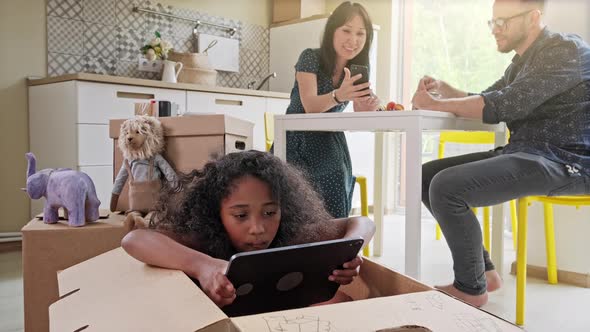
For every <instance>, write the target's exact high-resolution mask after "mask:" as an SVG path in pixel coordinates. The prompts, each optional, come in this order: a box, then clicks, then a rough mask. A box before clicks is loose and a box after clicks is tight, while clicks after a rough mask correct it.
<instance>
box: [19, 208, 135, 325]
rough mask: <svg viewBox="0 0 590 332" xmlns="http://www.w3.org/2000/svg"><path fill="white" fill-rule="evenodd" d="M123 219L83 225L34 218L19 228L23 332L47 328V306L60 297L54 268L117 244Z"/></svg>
mask: <svg viewBox="0 0 590 332" xmlns="http://www.w3.org/2000/svg"><path fill="white" fill-rule="evenodd" d="M104 213H105V211H101V215H103V214H104ZM123 220H124V216H121V215H116V214H110V215H108V218H106V219H99V220H98V221H96V222H92V223H88V224H86V226H83V227H70V226H68V224H67V220H60V221H59V223H57V224H52V225H50V224H45V223H44V222H43V221H42V220H39V219H37V218H35V219H33V220H31V221H30V222H29V223H28V224H26V225H25V226H24V227H23V228H22V230H21V231H22V235H23V248H22V255H23V286H24V287H23V288H24V302H25V303H24V306H25V330H26V331H35V332H37V331H49V309H48V308H49V305H50V304H51V303H53V302H55V301H57V300H58V299H59V295H58V289H57V271H61V270H65V269H67V268H69V267H71V266H73V265H76V264H78V263H80V262H83V261H85V260H87V259H89V258H91V257H94V256H96V255H98V254H102V253H104V252H106V251H109V250H111V249H113V248H117V247H120V246H121V239H122V238H123V236H125V234H126V233H127V230H126V229H125V228H124V227H123ZM98 274H100V271H99V272H98Z"/></svg>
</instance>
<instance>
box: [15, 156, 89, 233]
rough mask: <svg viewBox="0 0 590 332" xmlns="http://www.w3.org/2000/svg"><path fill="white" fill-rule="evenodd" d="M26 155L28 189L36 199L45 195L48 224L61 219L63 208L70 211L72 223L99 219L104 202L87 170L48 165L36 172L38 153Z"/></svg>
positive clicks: (45, 219) (46, 221) (81, 224)
mask: <svg viewBox="0 0 590 332" xmlns="http://www.w3.org/2000/svg"><path fill="white" fill-rule="evenodd" d="M25 156H26V157H27V160H28V169H27V188H26V191H27V193H28V194H29V197H31V198H32V199H39V198H41V197H45V200H46V201H45V207H44V208H43V221H44V222H45V223H47V224H54V223H56V222H57V221H58V220H59V216H58V210H59V208H60V207H63V208H65V209H66V210H67V212H68V223H69V224H70V226H77V227H78V226H84V223H85V222H86V221H95V220H98V217H99V213H98V207H99V205H100V201H99V200H98V197H96V190H95V189H94V183H93V182H92V179H91V178H90V177H89V176H88V175H87V174H86V173H82V172H78V171H74V170H71V169H69V168H57V169H51V168H46V169H43V170H40V171H39V172H36V171H35V168H36V164H37V161H36V159H35V155H34V154H32V153H31V152H29V153H27V154H26V155H25Z"/></svg>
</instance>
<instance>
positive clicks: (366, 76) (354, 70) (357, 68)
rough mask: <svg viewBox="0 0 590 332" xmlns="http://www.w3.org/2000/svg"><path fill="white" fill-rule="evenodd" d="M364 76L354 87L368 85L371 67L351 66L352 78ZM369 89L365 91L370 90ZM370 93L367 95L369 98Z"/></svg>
mask: <svg viewBox="0 0 590 332" xmlns="http://www.w3.org/2000/svg"><path fill="white" fill-rule="evenodd" d="M358 74H362V75H363V76H362V77H361V78H359V79H358V80H356V81H355V82H354V85H357V84H362V83H367V82H368V81H369V67H367V66H363V65H354V64H352V65H350V77H353V76H355V75H358ZM368 89H369V88H366V89H363V90H368ZM368 95H369V93H367V94H366V96H368ZM363 97H364V96H363Z"/></svg>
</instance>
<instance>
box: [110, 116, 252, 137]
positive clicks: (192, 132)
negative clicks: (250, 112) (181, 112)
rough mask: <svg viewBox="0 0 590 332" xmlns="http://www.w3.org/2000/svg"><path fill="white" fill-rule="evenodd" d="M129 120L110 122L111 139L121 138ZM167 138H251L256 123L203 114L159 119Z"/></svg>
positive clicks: (112, 120) (113, 120)
mask: <svg viewBox="0 0 590 332" xmlns="http://www.w3.org/2000/svg"><path fill="white" fill-rule="evenodd" d="M125 120H127V119H111V120H110V121H109V137H110V138H119V133H120V131H121V124H122V123H123V122H124V121H125ZM158 120H160V122H161V123H162V126H164V135H165V136H167V137H168V136H207V135H224V134H232V135H237V136H243V137H251V136H252V131H253V129H254V123H252V122H249V121H246V120H242V119H238V118H234V117H231V116H228V115H224V114H203V115H190V116H175V117H163V118H158Z"/></svg>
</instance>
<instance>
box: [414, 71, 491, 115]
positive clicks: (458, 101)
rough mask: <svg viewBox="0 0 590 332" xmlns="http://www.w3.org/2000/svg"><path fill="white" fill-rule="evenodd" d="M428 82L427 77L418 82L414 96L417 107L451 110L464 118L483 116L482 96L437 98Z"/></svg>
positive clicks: (442, 110) (483, 104)
mask: <svg viewBox="0 0 590 332" xmlns="http://www.w3.org/2000/svg"><path fill="white" fill-rule="evenodd" d="M427 83H428V82H427V81H426V79H422V80H420V83H419V84H418V89H417V90H416V93H415V94H414V97H413V98H412V104H413V105H414V107H415V108H418V109H424V110H431V111H440V112H449V113H453V114H455V115H457V116H460V117H464V118H472V119H481V118H482V117H483V108H484V106H485V103H484V100H483V97H482V96H480V95H472V96H467V97H459V98H448V99H436V98H434V97H433V96H432V95H431V94H430V93H429V92H428V88H427Z"/></svg>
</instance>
